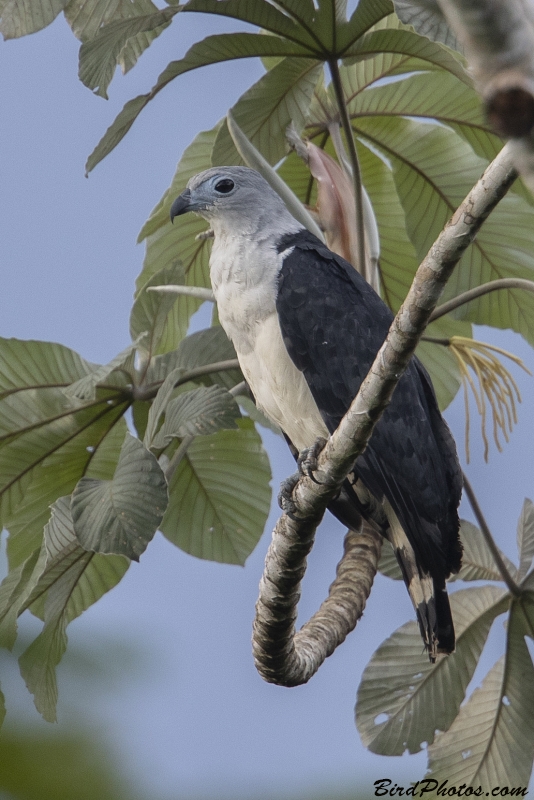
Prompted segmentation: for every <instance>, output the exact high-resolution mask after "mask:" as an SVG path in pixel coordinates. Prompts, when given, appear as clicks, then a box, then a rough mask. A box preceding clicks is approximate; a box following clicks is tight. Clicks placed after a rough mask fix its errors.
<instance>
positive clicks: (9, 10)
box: [0, 0, 69, 39]
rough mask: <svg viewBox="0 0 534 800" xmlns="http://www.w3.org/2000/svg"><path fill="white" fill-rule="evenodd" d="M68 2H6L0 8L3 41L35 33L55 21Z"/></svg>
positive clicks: (63, 0)
mask: <svg viewBox="0 0 534 800" xmlns="http://www.w3.org/2000/svg"><path fill="white" fill-rule="evenodd" d="M68 2H69V0H31V2H28V0H8V1H7V2H4V3H2V6H1V7H0V11H1V20H2V21H1V22H0V33H2V35H3V37H4V39H17V38H18V37H19V36H26V35H27V34H29V33H35V32H36V31H40V30H42V29H43V28H46V26H47V25H50V23H51V22H53V21H54V20H55V18H56V17H57V15H58V14H59V13H60V12H61V11H63V9H64V8H65V6H66V5H67V4H68Z"/></svg>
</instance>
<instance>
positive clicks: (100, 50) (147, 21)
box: [78, 8, 180, 100]
mask: <svg viewBox="0 0 534 800" xmlns="http://www.w3.org/2000/svg"><path fill="white" fill-rule="evenodd" d="M179 10H180V9H179V8H165V9H163V11H156V12H155V13H151V14H147V15H143V16H139V17H133V18H132V19H123V20H115V21H114V22H109V23H108V24H107V25H104V26H103V27H102V28H100V29H99V31H98V33H97V34H96V36H95V37H94V39H90V40H89V41H86V42H85V43H84V44H82V46H81V48H80V60H79V69H78V77H79V78H80V80H81V82H82V83H83V84H84V85H85V86H87V87H88V88H89V89H93V91H94V92H95V94H97V95H100V97H105V98H106V100H107V97H108V95H107V88H108V86H109V84H110V83H111V80H112V78H113V74H114V72H115V67H116V66H117V64H118V63H119V62H120V60H121V54H122V53H123V50H124V47H125V46H126V45H127V44H130V40H131V39H132V38H133V37H137V36H138V34H145V37H144V42H143V43H144V47H143V48H140V47H139V44H140V42H139V41H138V48H137V49H138V50H139V51H140V52H142V50H143V49H145V48H146V47H148V45H149V44H150V43H151V42H152V41H153V40H154V39H155V38H156V37H157V36H159V34H160V33H162V31H163V30H164V29H165V28H166V27H168V25H170V23H171V21H172V18H173V17H174V16H175V14H177V13H178V11H179ZM139 54H140V53H139ZM137 57H138V54H137V53H132V54H131V55H130V56H129V60H128V68H131V67H132V66H133V65H134V64H135V61H136V60H137ZM125 71H126V70H125Z"/></svg>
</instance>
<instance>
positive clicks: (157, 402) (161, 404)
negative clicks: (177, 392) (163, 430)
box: [143, 367, 184, 447]
mask: <svg viewBox="0 0 534 800" xmlns="http://www.w3.org/2000/svg"><path fill="white" fill-rule="evenodd" d="M183 372H184V370H183V369H182V368H181V367H178V368H176V369H173V370H172V371H171V372H170V373H169V374H168V375H167V377H166V378H165V380H164V381H163V383H162V385H161V386H160V387H159V389H158V393H157V395H156V396H155V398H154V402H153V403H152V404H151V406H150V411H149V412H148V419H147V423H146V428H145V432H144V438H143V443H144V445H145V447H152V444H153V441H154V437H155V435H156V431H157V429H158V425H159V421H160V417H161V415H162V414H163V413H164V411H165V409H166V408H167V405H168V403H169V400H170V399H171V397H172V394H173V392H174V387H175V384H176V381H177V380H178V379H179V378H180V377H181V376H182V375H183Z"/></svg>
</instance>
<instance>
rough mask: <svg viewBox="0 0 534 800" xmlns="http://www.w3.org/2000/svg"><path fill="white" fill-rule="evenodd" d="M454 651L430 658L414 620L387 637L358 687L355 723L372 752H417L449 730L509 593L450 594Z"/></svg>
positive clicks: (494, 589)
mask: <svg viewBox="0 0 534 800" xmlns="http://www.w3.org/2000/svg"><path fill="white" fill-rule="evenodd" d="M450 601H451V609H452V612H453V619H454V626H455V629H456V636H457V639H456V651H455V652H454V653H452V654H451V655H450V656H447V657H443V658H440V659H439V660H438V661H437V662H436V663H435V664H431V663H430V662H429V660H428V655H427V654H426V653H425V652H424V651H423V650H422V647H421V634H420V632H419V628H418V626H417V624H416V623H415V622H408V623H406V624H405V625H403V626H402V627H401V628H399V629H398V630H397V631H395V633H394V634H393V635H392V636H390V637H389V639H386V641H385V642H384V643H383V644H381V645H380V647H379V648H378V650H377V651H376V652H375V653H374V655H373V657H372V658H371V661H370V662H369V664H368V665H367V667H366V668H365V670H364V673H363V677H362V681H361V683H360V687H359V689H358V699H357V703H356V724H357V726H358V730H359V732H360V736H361V738H362V742H363V743H364V745H365V746H366V747H368V748H369V749H370V750H371V751H372V752H373V753H380V754H382V755H402V753H404V751H405V750H406V749H408V750H409V752H410V753H416V752H418V751H419V750H420V749H421V747H422V744H423V742H428V743H429V744H430V743H432V742H433V741H434V736H435V732H436V729H439V730H447V729H448V728H449V726H450V725H451V723H452V722H453V720H454V718H455V717H456V715H457V713H458V710H459V708H460V704H461V702H462V700H463V698H464V696H465V691H466V689H467V686H468V684H469V682H470V680H471V678H472V676H473V673H474V671H475V668H476V666H477V663H478V659H479V657H480V653H481V652H482V648H483V647H484V643H485V641H486V638H487V636H488V633H489V630H490V627H491V624H492V622H493V620H494V619H495V617H496V616H497V615H498V614H502V613H503V612H504V611H505V610H506V608H507V606H508V604H509V602H510V601H509V597H508V595H507V594H506V592H504V591H503V590H501V589H498V588H497V587H494V586H483V587H482V588H471V589H464V590H461V591H458V592H455V593H454V594H453V595H451V597H450ZM384 716H385V717H386V719H382V717H384Z"/></svg>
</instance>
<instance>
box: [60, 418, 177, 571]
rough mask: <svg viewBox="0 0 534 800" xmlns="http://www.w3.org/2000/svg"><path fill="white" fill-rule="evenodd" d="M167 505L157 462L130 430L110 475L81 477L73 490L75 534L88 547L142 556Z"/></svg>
mask: <svg viewBox="0 0 534 800" xmlns="http://www.w3.org/2000/svg"><path fill="white" fill-rule="evenodd" d="M166 507H167V484H166V482H165V477H164V475H163V472H162V470H161V467H160V466H159V464H158V462H157V461H156V459H155V458H154V456H153V455H152V453H150V452H149V451H148V450H147V449H146V448H145V447H144V445H143V444H142V442H140V441H139V439H136V438H135V437H134V436H131V435H130V434H129V433H127V434H126V438H125V440H124V444H123V446H122V449H121V453H120V456H119V461H118V464H117V469H116V470H115V474H114V475H113V478H112V479H111V480H98V479H95V478H89V477H84V478H82V479H81V480H80V481H79V483H78V485H77V486H76V489H75V490H74V492H73V495H72V504H71V508H72V519H73V523H74V530H75V533H76V538H77V539H78V541H79V543H80V544H81V545H82V547H83V548H84V549H85V550H92V551H93V552H97V553H116V554H118V555H124V556H127V557H128V558H132V559H134V560H135V561H139V556H140V555H141V553H143V552H144V551H145V549H146V547H147V545H148V543H149V542H150V540H151V539H152V537H153V536H154V534H155V532H156V530H157V528H158V526H159V523H160V522H161V520H162V518H163V513H164V511H165V508H166Z"/></svg>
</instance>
